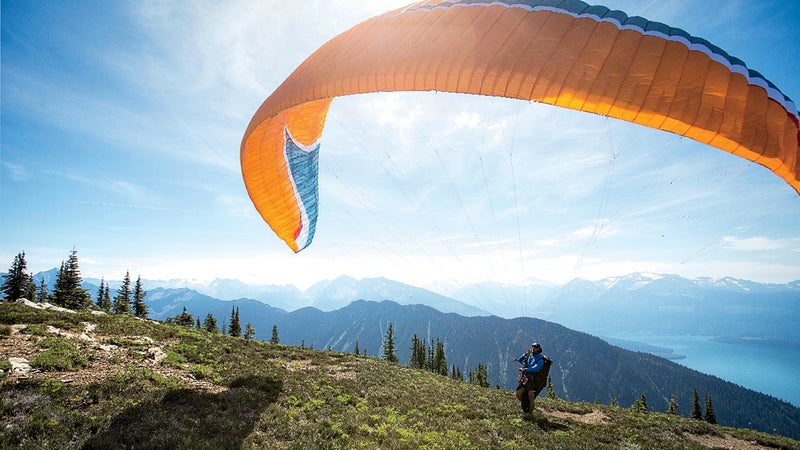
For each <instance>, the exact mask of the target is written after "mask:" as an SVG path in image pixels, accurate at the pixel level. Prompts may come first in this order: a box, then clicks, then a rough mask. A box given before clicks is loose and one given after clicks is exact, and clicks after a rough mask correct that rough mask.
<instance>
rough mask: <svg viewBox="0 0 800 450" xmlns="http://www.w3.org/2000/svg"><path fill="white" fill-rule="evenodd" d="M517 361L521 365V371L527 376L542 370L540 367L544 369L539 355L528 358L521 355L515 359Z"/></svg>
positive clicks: (542, 360)
mask: <svg viewBox="0 0 800 450" xmlns="http://www.w3.org/2000/svg"><path fill="white" fill-rule="evenodd" d="M517 361H518V362H520V363H522V366H523V368H522V371H523V372H525V373H527V374H532V373H535V372H538V371H540V370H542V367H544V358H543V355H542V354H541V353H539V354H538V355H530V356H528V355H525V354H523V355H522V356H520V357H519V358H517Z"/></svg>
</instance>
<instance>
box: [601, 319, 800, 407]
mask: <svg viewBox="0 0 800 450" xmlns="http://www.w3.org/2000/svg"><path fill="white" fill-rule="evenodd" d="M604 335H606V336H608V337H610V338H616V339H624V340H627V341H636V342H644V343H646V344H650V345H655V346H659V347H666V348H668V349H670V350H672V351H673V352H674V353H675V354H677V355H683V356H685V358H680V359H673V361H674V362H675V363H677V364H681V365H683V366H686V367H688V368H690V369H694V370H697V371H699V372H702V373H705V374H708V375H714V376H717V377H719V378H722V379H723V380H726V381H730V382H732V383H736V384H738V385H740V386H743V387H746V388H748V389H752V390H754V391H758V392H761V393H764V394H767V395H771V396H773V397H776V398H779V399H781V400H784V401H787V402H789V403H791V404H792V405H794V406H797V407H800V344H798V343H790V342H782V341H764V340H755V339H752V340H745V339H738V340H736V342H725V341H721V340H718V339H717V338H716V337H714V336H669V335H654V334H645V333H614V334H609V333H604ZM615 345H618V344H615ZM620 346H622V345H620ZM623 347H626V346H623ZM658 356H664V355H663V354H658Z"/></svg>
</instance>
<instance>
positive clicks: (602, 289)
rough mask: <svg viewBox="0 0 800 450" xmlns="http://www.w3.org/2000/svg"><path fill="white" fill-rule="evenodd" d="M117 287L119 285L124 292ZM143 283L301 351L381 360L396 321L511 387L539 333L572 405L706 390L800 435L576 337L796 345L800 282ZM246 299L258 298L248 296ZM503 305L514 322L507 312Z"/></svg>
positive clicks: (725, 407) (798, 413)
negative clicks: (662, 335) (691, 337)
mask: <svg viewBox="0 0 800 450" xmlns="http://www.w3.org/2000/svg"><path fill="white" fill-rule="evenodd" d="M42 277H45V279H46V280H47V282H48V283H52V282H53V281H54V279H55V271H49V272H46V273H40V274H37V275H36V277H35V280H36V282H37V284H38V282H39V280H41V278H42ZM99 283H100V280H93V279H86V280H84V287H85V288H86V289H87V290H89V292H90V293H92V296H93V297H94V296H95V295H96V291H97V287H98V285H99ZM106 283H107V284H110V286H111V287H112V288H114V289H116V287H117V286H118V285H119V282H118V281H117V282H115V281H106ZM143 284H144V286H145V288H146V289H147V290H148V295H147V297H146V302H147V303H148V305H149V306H150V308H151V309H150V311H151V314H150V315H151V317H153V318H156V319H165V318H167V317H173V316H176V315H178V314H180V313H181V311H182V309H183V308H184V307H186V308H187V309H188V311H189V312H190V313H192V314H194V315H195V317H197V318H198V319H200V320H203V319H204V318H205V316H206V314H212V315H214V317H216V318H217V320H218V322H219V323H220V324H224V323H226V321H227V320H228V318H229V317H230V314H231V312H232V309H233V308H234V307H237V308H239V310H240V313H241V317H242V323H243V324H244V323H246V322H251V323H252V324H253V325H254V326H255V327H256V330H257V332H258V334H257V338H259V339H264V340H268V339H269V334H270V330H271V329H272V327H273V326H277V327H278V329H279V330H280V336H281V342H285V343H288V344H292V345H305V346H309V347H314V348H318V349H331V350H337V351H344V352H350V351H352V350H353V347H354V345H355V343H356V342H358V343H359V345H360V348H361V349H362V350H365V351H368V352H369V354H370V355H373V356H374V355H378V354H380V352H381V345H382V342H383V337H384V334H385V332H386V327H387V326H388V324H389V323H393V325H394V328H395V330H396V332H397V335H396V342H397V343H398V344H397V348H398V356H399V357H400V360H401V362H405V361H407V360H408V356H409V355H408V353H409V348H406V347H407V344H408V343H410V340H411V336H412V335H413V334H417V335H418V336H419V337H420V338H422V339H425V340H427V341H431V340H434V339H441V340H442V341H443V342H444V343H445V346H446V349H447V356H448V363H450V364H454V365H457V366H458V367H459V368H460V369H461V370H462V371H464V373H466V372H467V371H468V370H472V369H474V368H475V365H477V364H485V365H487V366H488V369H489V375H490V380H491V381H492V383H494V384H497V385H498V386H499V387H503V388H509V389H510V388H513V386H512V385H513V384H514V379H515V372H514V371H515V370H516V363H514V362H513V357H515V356H517V355H516V354H515V353H518V352H521V351H522V350H524V348H526V347H527V346H528V345H530V344H529V342H527V341H530V340H532V339H534V337H535V338H536V339H539V340H542V341H545V342H547V349H546V352H548V354H550V356H551V357H553V358H554V359H556V360H557V364H556V365H555V366H554V371H553V373H552V376H553V379H554V384H555V386H556V390H557V391H558V393H559V395H560V396H562V398H566V399H569V400H577V401H587V402H589V401H595V400H600V401H602V402H607V401H608V399H609V397H610V396H611V395H613V396H614V397H615V398H616V400H617V401H618V402H619V404H621V405H628V404H630V403H632V402H633V401H634V400H635V399H636V398H638V396H639V395H641V394H642V393H645V394H646V395H647V399H648V402H649V404H650V405H651V407H653V409H656V410H665V409H666V402H667V401H668V400H669V397H670V395H671V394H672V393H675V394H676V396H678V398H679V402H680V403H681V405H687V407H688V405H689V399H690V395H691V389H692V388H693V387H697V388H698V389H699V390H700V391H701V395H704V393H709V394H710V395H712V396H713V397H714V399H715V411H717V416H718V417H720V418H721V419H720V420H721V422H722V423H728V424H731V425H734V426H751V427H754V428H756V429H763V430H774V429H775V427H774V425H775V424H776V423H783V424H788V426H789V428H787V430H791V429H794V430H797V429H800V409H798V408H796V407H793V406H792V405H790V404H788V403H786V402H784V401H781V400H778V399H776V398H774V397H771V396H767V395H764V394H760V393H756V392H754V391H751V390H748V389H745V388H743V387H741V386H737V385H735V384H732V383H728V382H725V381H723V380H721V379H719V378H716V377H712V376H708V375H704V374H701V373H699V372H696V371H693V370H691V369H687V368H685V367H682V366H678V365H677V364H674V363H671V362H669V361H667V360H665V359H662V358H657V357H656V356H653V355H650V354H646V353H638V352H629V351H627V350H623V349H622V348H619V347H616V346H612V345H609V344H608V343H606V342H605V341H602V340H600V339H597V338H595V337H593V336H590V335H588V334H584V333H581V332H577V331H573V329H580V330H582V331H584V332H590V333H592V334H595V335H602V331H603V329H608V328H609V327H617V328H625V327H627V328H628V329H638V330H642V329H652V330H669V331H670V332H675V333H698V332H705V331H708V330H714V331H717V332H719V331H725V332H729V333H731V334H730V335H729V336H728V337H730V338H737V337H738V338H744V337H748V338H752V337H757V338H769V339H780V340H783V341H789V342H793V344H792V345H797V343H798V342H800V332H798V330H797V327H796V324H797V322H798V319H800V281H795V282H792V283H787V284H783V285H776V284H762V283H754V282H748V281H745V280H737V279H732V278H725V279H718V280H712V279H707V278H702V279H696V280H688V279H685V278H681V277H678V276H675V275H656V274H639V273H637V274H631V275H628V276H625V277H614V278H608V279H605V280H600V281H588V280H574V281H573V282H571V283H569V284H567V285H565V286H554V285H547V284H545V283H532V284H530V285H528V286H504V285H499V284H490V283H484V284H482V285H470V286H463V287H460V288H458V289H456V290H454V291H453V292H452V294H451V295H452V297H455V298H451V297H449V296H444V295H441V294H437V293H434V292H431V291H427V290H425V289H421V288H417V287H413V286H408V285H405V284H403V283H399V282H395V281H392V280H388V279H385V278H370V279H363V280H356V279H353V278H349V277H340V278H337V279H335V280H330V281H324V282H320V283H317V284H316V285H313V286H312V287H311V288H309V289H307V290H305V291H301V290H299V289H297V288H295V287H293V286H249V285H247V284H244V283H241V282H238V281H235V280H215V282H213V283H210V284H200V283H194V284H192V283H186V282H181V281H179V280H171V281H147V280H143ZM182 285H183V286H184V287H177V286H182ZM187 285H188V286H192V288H191V289H190V288H188V287H185V286H187ZM195 289H201V290H202V291H205V292H211V293H214V295H209V294H206V293H203V292H201V291H197V290H195ZM244 293H249V295H242V296H238V294H244ZM479 294H480V295H481V296H480V297H479ZM217 296H220V297H223V298H220V297H217ZM459 298H460V299H462V300H463V301H460V300H458V299H459ZM476 298H480V299H483V300H480V301H476V300H475V299H476ZM486 299H491V300H486ZM385 300H391V301H385ZM467 301H471V302H472V303H473V304H468V303H467ZM475 304H478V305H480V307H478V306H475ZM375 305H379V307H376V306H375ZM423 305H424V306H423ZM376 308H377V309H376ZM504 308H505V309H504ZM503 310H505V311H506V313H505V316H507V317H502V316H501V314H498V313H497V312H499V311H503ZM531 317H539V319H533V318H531ZM541 319H546V320H541ZM556 322H558V323H560V325H558V324H556ZM564 325H566V326H568V327H570V328H566V327H565V326H564ZM431 345H432V344H431ZM647 351H650V350H647ZM651 353H653V352H651ZM655 353H657V352H655ZM768 411H777V413H775V414H777V415H778V416H774V415H773V413H772V412H768ZM684 413H685V412H684ZM756 416H757V417H756ZM792 427H794V428H792ZM786 433H787V432H782V434H786ZM786 435H788V436H794V437H796V436H795V435H792V434H786Z"/></svg>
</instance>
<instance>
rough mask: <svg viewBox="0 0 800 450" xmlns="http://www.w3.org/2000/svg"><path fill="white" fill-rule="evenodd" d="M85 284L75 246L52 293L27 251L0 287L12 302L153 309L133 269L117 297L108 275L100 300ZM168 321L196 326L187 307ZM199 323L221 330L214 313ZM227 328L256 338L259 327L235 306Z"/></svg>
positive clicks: (136, 312) (136, 311) (117, 310)
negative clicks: (36, 273) (34, 269)
mask: <svg viewBox="0 0 800 450" xmlns="http://www.w3.org/2000/svg"><path fill="white" fill-rule="evenodd" d="M82 283H83V277H82V276H81V271H80V267H79V264H78V252H77V250H75V249H74V248H73V249H72V251H71V252H70V254H69V257H68V258H67V260H66V261H62V262H61V267H60V268H59V270H58V275H57V276H56V280H55V285H54V289H53V292H52V293H51V292H50V290H49V288H48V285H47V282H46V280H45V279H44V278H42V280H41V282H40V283H39V285H38V286H37V285H36V283H35V281H34V279H33V275H32V274H30V273H29V272H28V262H27V260H26V257H25V252H24V251H22V252H20V253H18V254H17V256H16V257H14V261H13V262H12V263H11V268H10V269H9V270H8V272H7V273H5V274H4V275H3V285H2V286H1V287H0V292H2V293H3V299H4V300H8V301H16V300H18V299H23V298H24V299H27V300H30V301H33V302H37V303H50V304H53V305H55V306H60V307H62V308H68V309H72V310H80V309H89V308H96V309H99V310H101V311H105V312H109V313H113V314H128V315H133V316H135V317H139V318H142V319H144V318H147V315H148V313H149V311H148V308H147V304H146V303H145V302H144V299H145V296H146V295H147V291H145V290H144V288H143V286H142V278H141V276H139V277H138V278H137V279H136V282H135V283H133V285H132V283H131V277H130V271H127V272H125V278H123V280H122V285H121V286H120V287H119V288H118V289H117V291H116V295H114V297H113V298H112V297H111V292H110V286H109V285H108V284H107V283H106V282H105V278H103V279H101V280H100V287H99V288H98V290H97V296H96V298H97V301H96V303H93V302H92V296H91V294H90V293H89V292H88V291H87V290H86V289H84V288H83V287H82V286H81V284H82ZM166 322H167V323H174V324H177V325H184V326H193V325H195V319H194V317H192V315H191V314H189V313H188V312H187V311H186V308H185V307H184V308H183V313H182V314H179V315H178V316H176V317H171V318H168V319H167V320H166ZM196 325H197V328H201V327H202V328H204V329H206V330H207V331H211V332H218V331H219V329H218V327H217V322H216V319H215V318H214V316H212V315H211V314H210V313H209V314H208V315H207V316H206V319H205V321H204V323H203V324H202V326H201V324H200V319H199V318H198V319H197V322H196ZM224 328H225V326H223V333H225V334H230V335H231V336H237V337H244V338H245V339H254V338H255V334H256V331H255V328H253V325H251V324H250V323H249V322H248V323H247V324H246V325H245V328H244V331H242V327H241V325H240V321H239V308H235V309H234V311H232V312H231V320H230V329H229V330H225V329H224ZM243 333H244V334H243Z"/></svg>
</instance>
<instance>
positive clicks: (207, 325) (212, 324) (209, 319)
mask: <svg viewBox="0 0 800 450" xmlns="http://www.w3.org/2000/svg"><path fill="white" fill-rule="evenodd" d="M203 329H204V330H206V331H208V332H209V333H219V328H218V327H217V319H216V318H215V317H214V316H213V315H212V314H211V313H208V314H206V319H205V320H204V321H203Z"/></svg>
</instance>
